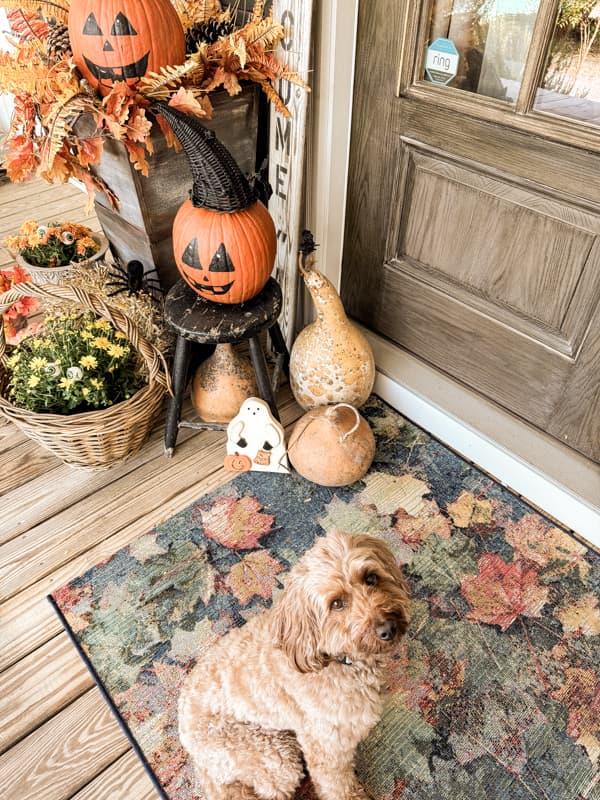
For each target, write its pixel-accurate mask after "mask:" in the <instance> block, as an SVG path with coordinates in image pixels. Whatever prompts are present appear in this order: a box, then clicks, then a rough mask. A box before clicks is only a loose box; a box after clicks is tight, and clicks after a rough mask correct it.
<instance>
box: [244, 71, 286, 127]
mask: <svg viewBox="0 0 600 800" xmlns="http://www.w3.org/2000/svg"><path fill="white" fill-rule="evenodd" d="M245 75H246V76H247V77H248V78H249V79H250V80H251V81H253V82H254V83H258V84H259V85H260V87H261V89H262V90H263V92H264V93H265V94H266V96H267V98H268V100H269V101H270V102H271V103H273V105H274V106H275V110H276V111H278V112H279V113H280V114H281V115H282V116H284V117H291V116H292V115H291V114H290V112H289V110H288V108H287V106H286V105H285V103H284V102H283V100H282V99H281V97H280V96H279V94H278V93H277V91H276V90H275V89H274V87H273V86H272V85H271V83H270V81H269V80H267V78H265V77H264V76H263V75H262V73H260V72H257V71H256V70H254V69H247V70H246V71H245Z"/></svg>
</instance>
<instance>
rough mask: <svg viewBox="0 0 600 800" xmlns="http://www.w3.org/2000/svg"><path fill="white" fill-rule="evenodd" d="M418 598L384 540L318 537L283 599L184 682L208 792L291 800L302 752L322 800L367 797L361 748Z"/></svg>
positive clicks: (187, 720)
mask: <svg viewBox="0 0 600 800" xmlns="http://www.w3.org/2000/svg"><path fill="white" fill-rule="evenodd" d="M408 602H409V601H408V592H407V588H406V583H405V581H404V578H403V577H402V574H401V572H400V570H399V568H398V566H397V564H396V560H395V558H394V556H393V555H392V553H391V551H390V550H389V548H388V547H387V545H386V544H385V543H384V542H383V541H382V540H380V539H376V538H374V537H372V536H365V535H360V534H357V535H353V534H349V533H342V532H333V533H329V534H328V535H327V536H325V537H323V538H321V539H319V540H318V541H317V543H316V544H315V545H314V547H313V548H312V549H311V550H309V551H308V552H307V553H306V554H305V555H304V557H303V558H302V559H301V561H299V562H298V564H296V566H295V567H294V568H293V569H292V570H291V571H290V573H289V576H288V579H287V581H286V584H285V589H284V591H283V592H282V594H281V597H280V599H279V601H278V602H277V603H276V604H275V605H274V606H273V607H272V608H271V609H270V610H269V611H267V612H265V613H264V614H260V615H259V616H257V617H254V618H253V619H252V620H250V622H248V623H247V624H246V625H244V626H242V627H241V628H237V629H234V630H232V631H231V632H230V633H228V634H227V635H226V636H224V637H223V638H222V639H221V640H220V641H219V643H218V644H217V645H216V646H215V647H213V648H212V649H211V651H210V652H209V653H208V654H207V655H206V657H203V658H202V660H201V661H200V662H199V663H198V664H197V665H196V667H195V668H194V669H193V670H192V672H191V673H190V675H189V677H188V679H187V682H186V684H185V686H184V688H183V690H182V693H181V697H180V701H179V732H180V738H181V741H182V743H183V745H184V746H185V748H186V749H187V750H188V751H189V752H190V754H191V755H192V757H193V759H194V763H195V766H196V770H197V774H198V776H199V778H200V782H201V785H202V789H203V792H204V795H205V796H206V798H207V800H257V799H258V800H289V798H292V797H293V796H294V789H295V788H296V787H297V785H298V784H299V782H300V780H301V778H302V776H303V757H304V760H305V762H306V767H307V769H308V772H309V774H310V776H311V779H312V782H313V785H314V787H315V789H316V791H317V793H318V796H319V798H320V800H364V798H366V797H367V795H366V793H365V792H364V790H363V789H362V788H361V786H360V784H359V783H358V782H357V780H356V777H355V774H354V751H355V748H356V745H357V744H358V743H359V742H360V741H361V739H363V738H364V737H365V736H366V734H367V733H368V732H369V730H370V729H371V728H372V727H373V725H375V723H376V722H377V720H378V719H379V717H380V714H381V704H382V699H381V692H382V688H383V685H384V682H385V666H386V662H387V661H388V659H389V656H390V655H391V653H392V652H393V649H394V645H395V644H396V643H397V641H398V640H399V639H400V637H401V636H402V634H403V633H404V632H405V630H406V626H407V619H408Z"/></svg>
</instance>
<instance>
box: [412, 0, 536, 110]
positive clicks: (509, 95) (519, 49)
mask: <svg viewBox="0 0 600 800" xmlns="http://www.w3.org/2000/svg"><path fill="white" fill-rule="evenodd" d="M539 4H540V0H435V2H434V4H433V8H432V12H431V22H430V27H429V37H428V40H427V43H426V47H427V51H426V53H425V67H424V74H423V78H424V80H428V81H431V82H433V83H438V84H445V85H447V86H452V87H454V88H456V89H464V90H465V91H467V92H474V93H476V94H479V95H485V96H486V97H495V98H496V99H498V100H506V101H507V102H514V100H516V98H517V95H518V94H519V88H520V85H521V80H522V77H523V71H524V68H525V60H526V58H527V52H528V50H529V45H530V43H531V37H532V34H533V26H534V24H535V19H536V15H537V10H538V7H539ZM448 43H449V44H448ZM444 50H445V51H446V53H445V54H446V58H445V59H444ZM454 54H456V55H454Z"/></svg>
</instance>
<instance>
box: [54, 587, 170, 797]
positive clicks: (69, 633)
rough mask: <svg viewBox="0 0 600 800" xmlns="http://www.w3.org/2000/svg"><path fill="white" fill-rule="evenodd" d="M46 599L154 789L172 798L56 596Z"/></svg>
mask: <svg viewBox="0 0 600 800" xmlns="http://www.w3.org/2000/svg"><path fill="white" fill-rule="evenodd" d="M46 599H47V600H48V602H49V603H50V605H51V606H52V608H53V609H54V612H55V614H56V616H57V617H58V619H59V621H60V624H61V625H62V626H63V628H64V630H65V633H66V634H67V636H68V637H69V639H70V641H71V644H72V645H73V647H74V648H75V650H76V651H77V654H78V655H79V657H80V658H81V660H82V661H83V663H84V664H85V666H86V669H87V670H88V672H89V673H90V675H91V676H92V679H93V681H94V683H95V684H96V686H97V687H98V690H99V691H100V694H101V695H102V698H103V699H104V701H105V702H106V704H107V705H108V707H109V709H110V710H111V712H112V714H113V716H114V717H115V719H116V721H117V722H118V724H119V727H120V728H121V730H122V731H123V733H124V735H125V736H126V737H127V741H128V742H129V744H130V745H131V748H132V750H133V752H134V753H135V754H136V756H137V757H138V759H139V760H140V762H141V764H142V767H143V768H144V771H145V772H146V774H147V775H148V778H149V779H150V781H151V783H152V785H153V787H154V789H156V791H157V792H158V794H159V796H160V798H161V800H171V798H169V796H168V795H167V794H166V793H165V790H164V788H163V787H162V785H161V783H160V782H159V780H158V778H157V777H156V775H155V774H154V772H153V770H152V768H151V767H150V765H149V764H148V761H147V760H146V756H145V755H144V753H143V751H142V749H141V748H140V746H139V744H138V743H137V741H136V740H135V737H134V736H133V734H132V733H131V731H130V730H129V726H128V725H127V723H126V722H125V720H124V719H123V717H122V716H121V714H120V712H119V709H118V708H117V706H116V705H115V704H114V703H113V701H112V698H111V697H110V695H109V694H108V692H107V690H106V688H105V687H104V684H103V683H102V680H101V678H100V676H99V675H98V673H97V672H96V670H95V669H94V666H93V664H92V662H91V661H90V659H89V658H88V656H87V654H86V652H85V651H84V650H83V648H82V647H81V645H80V644H79V642H78V640H77V638H76V636H75V634H74V633H73V631H72V630H71V627H70V626H69V623H68V622H67V620H66V617H65V615H64V614H63V613H62V611H61V609H60V608H59V607H58V604H57V602H56V600H55V599H54V597H53V596H52V595H51V594H47V595H46Z"/></svg>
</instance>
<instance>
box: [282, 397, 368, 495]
mask: <svg viewBox="0 0 600 800" xmlns="http://www.w3.org/2000/svg"><path fill="white" fill-rule="evenodd" d="M374 456H375V437H374V436H373V431H372V430H371V428H370V427H369V423H368V422H367V421H366V419H365V418H364V417H362V416H361V415H360V414H359V413H358V411H357V410H356V409H355V408H354V406H351V405H350V404H348V403H337V404H336V405H334V406H319V407H318V408H312V409H311V410H310V411H307V413H306V414H304V416H303V417H300V419H299V420H298V422H297V423H296V425H295V426H294V429H293V431H292V434H291V436H290V439H289V442H288V458H289V460H290V463H291V465H292V466H293V467H294V469H295V470H296V471H297V472H299V473H300V475H302V477H303V478H306V479H307V480H309V481H312V482H313V483H316V484H318V485H319V486H348V485H349V484H351V483H354V482H355V481H358V480H360V479H361V478H362V477H364V476H365V475H366V473H367V471H368V469H369V467H370V466H371V464H372V463H373V458H374Z"/></svg>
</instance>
